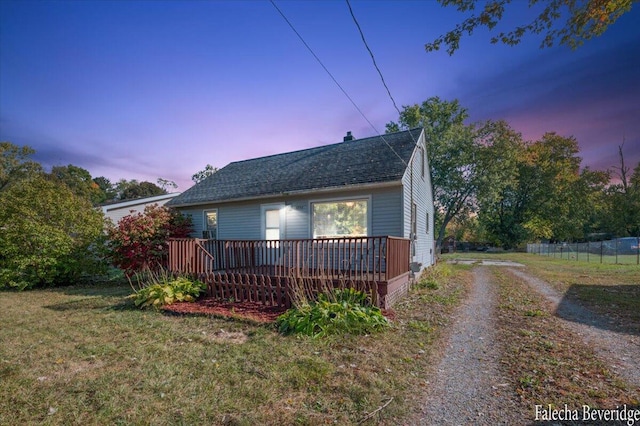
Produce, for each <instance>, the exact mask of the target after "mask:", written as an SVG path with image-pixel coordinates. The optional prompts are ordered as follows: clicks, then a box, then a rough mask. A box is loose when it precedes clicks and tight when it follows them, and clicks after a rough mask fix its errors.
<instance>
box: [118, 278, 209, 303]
mask: <svg viewBox="0 0 640 426" xmlns="http://www.w3.org/2000/svg"><path fill="white" fill-rule="evenodd" d="M147 280H148V281H144V280H143V281H141V282H140V281H139V282H140V285H141V287H140V288H139V289H138V290H136V289H135V288H134V290H135V293H134V294H132V295H131V297H132V298H133V300H134V303H135V305H136V306H139V307H140V308H147V307H152V308H160V307H162V306H164V305H170V304H172V303H175V302H193V301H195V300H196V299H197V298H198V297H199V296H200V294H202V293H204V292H205V291H206V289H207V285H206V284H205V283H203V282H202V281H198V280H192V279H189V278H187V277H180V276H178V277H174V276H172V275H171V274H169V273H167V272H165V271H164V270H163V271H161V272H160V273H153V272H149V273H148V274H147Z"/></svg>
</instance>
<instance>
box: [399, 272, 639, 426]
mask: <svg viewBox="0 0 640 426" xmlns="http://www.w3.org/2000/svg"><path fill="white" fill-rule="evenodd" d="M504 266H506V267H507V268H508V269H507V271H508V272H509V273H512V274H514V275H516V276H518V277H520V278H522V279H523V280H525V281H526V282H527V283H528V284H529V285H530V286H531V287H532V289H534V290H535V291H537V292H538V293H540V294H541V295H542V296H544V297H545V298H546V299H548V300H549V301H550V302H551V303H553V304H554V308H555V309H556V310H558V306H560V308H559V310H558V312H557V314H558V316H559V317H560V318H562V319H563V320H564V322H565V323H566V326H567V327H568V329H569V330H570V331H572V332H573V333H575V335H576V336H577V337H578V338H581V339H583V340H584V341H585V342H586V343H587V344H589V345H590V346H592V347H594V348H595V349H596V352H597V353H598V354H599V355H600V356H601V358H602V359H603V360H604V361H605V362H607V363H608V364H609V365H610V366H611V368H612V369H613V370H614V371H615V372H616V373H617V374H619V375H620V376H621V377H622V378H624V379H626V380H627V381H628V382H629V384H631V385H634V386H640V367H639V365H640V336H637V335H629V334H621V333H617V332H614V331H611V330H607V327H604V326H603V325H604V322H605V321H606V319H605V318H602V317H599V316H598V315H595V314H594V313H593V312H590V311H588V310H587V309H585V308H584V307H582V306H579V305H577V304H575V303H571V302H568V301H566V300H564V301H562V296H561V295H560V294H558V293H557V292H556V291H555V290H554V289H553V288H551V286H550V285H549V284H548V283H546V282H544V281H542V280H540V279H538V278H535V277H533V276H531V275H529V274H527V273H526V272H524V271H522V270H521V268H517V267H516V268H514V267H509V266H508V265H504ZM473 274H474V280H473V287H472V289H471V291H470V293H469V296H468V298H467V300H466V301H465V302H464V303H463V304H462V305H461V306H460V307H459V308H458V311H457V313H456V315H455V317H454V320H453V322H452V325H451V326H450V328H449V330H448V337H446V340H445V342H444V343H443V347H442V350H441V351H440V353H441V358H439V359H438V360H436V362H437V367H436V368H435V369H434V371H433V374H432V375H431V379H430V382H429V384H428V391H427V394H426V397H425V400H424V401H425V402H424V404H423V409H422V413H421V416H420V418H419V419H416V420H415V421H413V422H411V423H410V424H420V425H468V424H474V425H506V424H509V425H513V424H526V423H528V422H527V419H529V421H530V419H531V413H530V412H526V411H523V407H522V406H518V405H517V404H516V402H515V401H514V400H513V398H514V395H513V393H512V391H509V390H508V385H507V383H508V381H507V379H506V378H505V377H503V376H501V373H500V369H499V360H500V351H501V345H500V342H496V338H495V336H496V334H495V332H494V330H495V329H496V327H497V325H496V321H495V320H494V310H495V306H496V294H495V289H494V288H493V286H492V282H491V281H492V272H491V270H490V269H489V268H488V267H486V266H477V267H475V268H474V269H473ZM561 301H562V303H560V302H561Z"/></svg>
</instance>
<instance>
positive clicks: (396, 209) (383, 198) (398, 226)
mask: <svg viewBox="0 0 640 426" xmlns="http://www.w3.org/2000/svg"><path fill="white" fill-rule="evenodd" d="M371 213H372V214H371V232H370V234H371V236H383V235H390V236H393V237H402V236H404V234H403V232H402V190H401V188H400V187H398V188H390V189H385V190H382V191H377V192H374V193H372V196H371Z"/></svg>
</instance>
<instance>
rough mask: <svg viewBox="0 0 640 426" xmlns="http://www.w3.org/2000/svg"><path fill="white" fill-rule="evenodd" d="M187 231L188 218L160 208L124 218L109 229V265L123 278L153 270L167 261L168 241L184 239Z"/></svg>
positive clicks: (188, 226) (165, 208)
mask: <svg viewBox="0 0 640 426" xmlns="http://www.w3.org/2000/svg"><path fill="white" fill-rule="evenodd" d="M191 231H192V224H191V220H190V218H187V217H185V216H182V215H181V214H180V213H179V212H177V211H173V210H170V209H168V208H167V207H164V206H162V207H158V206H157V205H152V206H147V207H146V208H145V209H144V213H136V214H132V215H129V216H125V217H123V218H122V219H120V221H119V222H118V224H117V225H115V226H113V225H112V226H110V227H109V231H108V234H109V251H110V259H111V262H112V263H113V265H114V266H117V267H118V268H120V269H122V270H123V271H124V272H125V274H126V275H127V276H131V275H133V274H135V273H139V272H141V271H144V270H148V269H151V270H157V269H158V268H160V267H161V266H162V265H164V264H165V263H166V261H167V257H168V254H169V246H168V243H167V241H168V239H169V238H186V237H188V236H189V234H190V233H191Z"/></svg>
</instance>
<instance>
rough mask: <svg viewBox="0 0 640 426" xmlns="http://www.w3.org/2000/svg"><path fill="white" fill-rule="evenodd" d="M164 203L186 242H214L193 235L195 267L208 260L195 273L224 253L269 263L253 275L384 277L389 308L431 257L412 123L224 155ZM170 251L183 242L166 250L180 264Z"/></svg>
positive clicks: (428, 205) (427, 192) (429, 210)
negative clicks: (263, 152) (182, 220)
mask: <svg viewBox="0 0 640 426" xmlns="http://www.w3.org/2000/svg"><path fill="white" fill-rule="evenodd" d="M167 206H170V207H173V208H176V209H178V210H179V211H181V212H182V213H183V214H185V215H188V216H190V217H191V219H192V221H193V224H194V228H195V232H194V235H193V237H196V238H198V240H196V241H201V240H199V239H203V240H206V241H216V243H210V244H209V246H207V247H205V245H203V243H201V242H198V244H199V247H200V248H201V249H202V250H203V251H205V252H206V253H207V254H206V256H207V257H208V260H201V261H199V265H200V266H199V267H201V268H202V267H203V266H202V265H204V263H206V262H209V266H208V267H207V268H205V269H204V270H201V271H199V272H206V271H207V270H211V269H212V268H213V270H215V271H222V270H224V271H225V272H230V269H232V268H231V267H230V263H229V262H231V259H232V258H233V266H234V267H235V268H240V267H242V268H244V269H243V271H245V272H246V271H247V269H246V268H248V267H252V268H254V269H253V271H254V272H255V271H256V269H255V267H257V266H269V267H270V268H271V269H269V270H268V271H266V272H261V274H263V275H264V274H266V275H268V276H271V277H273V276H274V274H275V275H278V273H280V274H281V275H282V274H286V275H291V274H292V273H293V272H295V273H296V274H304V273H306V274H309V276H313V275H314V274H315V275H317V274H318V273H319V271H322V273H323V274H329V275H330V276H331V277H332V278H335V277H336V275H334V274H338V276H340V277H348V278H350V279H351V278H353V277H356V278H357V279H359V280H364V281H367V280H368V281H372V280H373V281H377V282H384V286H386V288H384V289H382V290H380V287H379V291H380V294H381V295H382V296H383V298H382V304H383V305H385V306H389V305H390V304H392V303H393V301H395V299H397V298H398V297H400V296H401V295H402V293H403V292H405V291H406V290H407V288H408V286H409V284H410V279H411V270H413V272H414V273H416V272H420V271H421V270H422V269H423V268H425V267H428V266H430V265H432V264H433V263H434V256H435V254H434V248H433V235H434V230H433V213H434V210H433V209H434V208H433V198H432V188H431V180H430V173H429V164H428V160H427V155H426V142H425V135H424V132H423V131H422V129H413V130H407V131H402V132H397V133H391V134H385V135H381V136H374V137H368V138H362V139H355V138H354V137H353V136H352V135H351V132H348V133H347V136H345V137H344V140H343V141H342V142H340V143H336V144H332V145H325V146H320V147H316V148H310V149H304V150H300V151H294V152H289V153H285V154H277V155H271V156H267V157H260V158H255V159H251V160H245V161H237V162H233V163H231V164H229V165H227V166H226V167H224V168H222V169H220V170H219V171H218V172H217V173H215V174H213V175H211V176H209V177H208V178H207V179H205V180H203V181H202V182H200V183H198V184H197V185H195V186H193V187H192V188H190V189H188V190H186V191H184V192H183V193H182V194H180V195H178V196H177V197H175V198H173V199H172V200H171V201H169V202H168V203H167ZM259 242H261V243H259ZM241 246H242V248H241ZM232 248H233V250H235V251H234V252H233V253H232V252H231V251H229V250H231V249H232ZM179 250H182V251H183V252H184V250H186V249H185V248H184V247H183V248H180V249H178V248H177V247H176V248H174V250H173V251H174V253H173V255H174V261H177V262H179V265H180V266H179V267H180V268H184V267H185V262H187V263H188V260H187V259H182V260H175V255H176V253H177V252H178V251H179ZM225 250H226V251H225ZM238 250H244V251H243V255H242V256H240V254H239V253H240V252H239V251H238ZM394 251H395V252H396V254H391V255H390V253H392V252H394ZM170 256H171V253H170ZM191 256H193V254H191ZM390 256H391V257H390ZM240 257H242V258H243V260H242V261H241V260H240ZM319 259H320V260H319ZM212 262H213V263H212ZM216 262H217V263H216ZM223 263H224V264H223ZM176 265H178V264H176ZM190 265H191V266H190V267H191V268H193V267H194V266H193V265H194V264H193V262H192V263H191V264H190ZM283 265H286V266H287V269H279V270H275V269H273V268H274V267H276V266H283ZM176 267H178V266H176ZM283 271H284V272H283ZM336 271H337V272H336ZM192 272H193V271H192ZM391 275H393V276H391Z"/></svg>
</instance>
